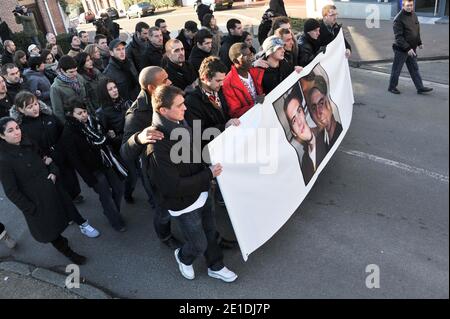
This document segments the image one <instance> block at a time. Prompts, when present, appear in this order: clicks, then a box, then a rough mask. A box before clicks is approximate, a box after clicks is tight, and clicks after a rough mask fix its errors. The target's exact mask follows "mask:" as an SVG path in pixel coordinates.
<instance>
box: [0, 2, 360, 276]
mask: <svg viewBox="0 0 450 319" xmlns="http://www.w3.org/2000/svg"><path fill="white" fill-rule="evenodd" d="M322 13H323V20H322V21H318V20H315V19H309V20H307V21H306V22H305V24H304V30H303V32H302V33H300V34H299V35H296V34H294V32H293V31H292V28H291V23H290V19H289V18H288V17H287V16H286V13H285V12H284V14H283V13H280V12H278V11H276V10H272V9H268V10H267V11H266V12H265V13H264V16H263V18H262V22H261V24H260V26H259V32H258V36H257V39H258V41H259V42H260V45H261V50H259V51H258V52H257V50H255V48H254V46H253V36H252V35H251V34H249V33H248V32H245V31H244V30H243V26H242V23H241V22H240V21H239V20H237V19H230V20H228V21H227V23H226V27H227V30H228V34H226V35H224V34H222V32H221V31H220V30H219V28H218V26H217V20H216V18H215V17H214V13H213V12H212V11H211V10H202V8H201V6H199V9H198V18H199V21H200V28H199V27H198V24H197V23H196V22H195V21H187V22H186V23H185V24H184V28H183V29H182V30H180V32H179V34H178V36H177V37H176V38H172V37H171V35H170V32H169V31H168V26H167V23H166V21H165V20H163V19H158V20H156V22H155V26H150V25H148V24H147V23H145V22H142V21H141V22H138V23H137V24H136V26H135V32H134V35H133V37H132V39H131V41H130V42H129V43H126V42H124V41H121V40H120V39H119V38H117V37H116V38H114V39H111V38H109V37H108V36H107V35H105V34H102V33H99V32H97V34H96V35H95V38H94V39H93V40H94V42H93V43H90V42H89V40H90V39H89V35H88V33H86V32H83V31H82V32H79V33H78V34H72V35H71V37H70V46H71V48H70V50H69V51H68V52H65V53H64V52H62V50H61V47H60V46H59V45H58V43H56V37H55V35H54V34H51V33H49V34H47V35H46V40H47V44H46V45H45V47H44V46H41V45H40V44H39V43H32V44H31V45H30V46H28V47H27V48H17V47H16V46H15V44H14V42H13V41H12V40H5V41H3V45H4V48H5V51H4V53H3V55H2V60H1V76H0V180H1V183H2V185H3V189H4V192H5V194H6V196H7V197H8V199H9V200H10V201H11V202H12V203H13V204H14V205H16V206H17V207H18V209H19V210H20V211H22V212H23V215H24V217H25V220H26V222H27V224H28V227H29V230H30V232H31V234H32V236H33V237H34V239H36V240H37V241H39V242H42V243H51V244H52V245H53V246H54V247H55V248H56V249H57V250H58V251H60V252H61V253H62V254H63V255H64V256H66V257H68V258H69V259H70V261H71V262H73V263H76V264H80V265H81V264H84V263H85V262H86V258H85V257H84V256H82V255H80V254H78V253H76V252H75V251H73V250H72V248H71V247H70V245H69V242H68V239H66V238H64V237H63V236H62V235H61V233H62V232H63V231H64V230H65V229H66V227H67V225H68V224H69V223H72V222H74V223H76V224H77V225H78V226H79V229H80V232H81V233H82V234H83V235H85V236H87V237H90V238H95V237H98V236H99V235H100V232H99V231H98V230H97V229H96V228H95V227H94V226H93V225H91V224H90V223H89V221H87V220H86V219H85V218H84V217H83V215H82V213H81V212H80V211H79V210H78V208H77V207H78V204H79V203H81V202H82V201H83V200H84V198H83V196H82V195H81V188H80V181H79V177H81V179H82V181H83V182H84V183H85V184H86V185H87V186H89V187H90V188H92V190H93V191H94V192H95V193H97V194H98V198H99V200H100V203H101V206H102V208H103V214H104V215H105V217H106V219H107V220H108V222H109V223H110V225H111V227H112V228H113V229H114V230H116V231H118V232H125V231H126V230H127V228H126V218H124V216H123V215H122V212H121V211H122V199H124V200H125V201H126V202H127V203H129V204H133V203H134V198H133V192H134V189H135V187H136V184H137V182H138V180H141V182H142V184H143V187H144V189H145V192H146V195H147V197H148V203H149V207H148V208H149V209H150V208H151V209H152V210H153V212H154V216H153V224H154V229H155V232H156V234H157V236H158V238H159V239H160V240H161V241H162V242H163V243H165V244H166V245H167V246H168V247H169V248H171V249H173V250H174V251H175V260H176V262H177V264H178V267H179V270H180V272H181V274H182V275H183V276H184V277H185V278H187V279H194V277H195V273H194V269H193V267H192V264H193V261H194V260H195V259H196V258H198V257H199V256H201V255H204V256H205V258H206V262H207V266H208V275H209V276H211V277H213V278H217V279H221V280H223V281H226V282H232V281H234V280H235V279H236V278H237V275H236V274H235V273H234V272H233V271H231V270H229V269H228V268H227V267H226V266H225V264H224V262H223V253H222V249H224V248H233V247H236V242H235V241H232V240H227V239H225V238H222V237H221V236H220V234H219V233H218V231H217V229H216V224H215V216H214V212H215V211H214V209H213V205H215V204H218V205H224V202H223V199H222V197H221V194H220V190H219V188H218V186H217V185H216V183H215V182H214V179H215V178H216V177H217V176H219V175H220V174H221V172H222V166H221V165H220V164H216V165H211V164H210V163H204V162H202V163H185V162H181V163H174V162H173V160H172V159H171V149H172V147H173V146H174V145H175V144H176V143H177V140H171V139H170V136H171V132H173V131H174V130H175V129H177V128H183V129H186V130H188V131H190V130H191V129H192V126H193V123H194V121H199V123H201V130H202V132H204V131H205V130H207V129H208V128H216V129H218V130H220V131H224V130H225V129H226V128H227V127H229V126H231V125H236V126H237V125H239V117H241V116H242V115H243V114H244V113H245V112H247V111H248V110H249V109H251V108H252V107H253V106H254V105H255V104H257V103H259V102H262V101H263V100H264V97H265V95H267V94H268V93H270V92H271V91H272V90H273V89H274V88H275V87H276V86H277V85H278V84H279V83H281V82H282V81H283V80H284V79H285V78H286V77H288V76H289V75H290V74H291V73H292V72H293V71H297V72H300V71H301V69H302V67H303V66H306V65H307V64H308V63H309V62H311V61H312V60H313V59H314V57H315V56H316V55H317V54H318V53H319V52H320V51H321V50H323V49H324V48H325V47H326V46H327V44H329V43H330V42H331V41H332V40H333V39H334V38H335V37H336V36H337V34H338V33H339V30H340V28H341V26H340V25H338V24H337V22H336V16H337V13H336V7H334V6H333V5H327V6H325V7H324V8H323V12H322ZM346 48H347V51H346V52H345V55H346V56H347V57H349V56H350V54H351V47H350V45H349V44H348V43H346ZM23 49H25V50H23ZM207 142H208V141H202V145H201V146H202V147H203V146H205V145H206V144H207ZM190 149H191V152H196V151H199V150H196V149H195V147H194V145H193V142H192V141H191V148H190ZM200 151H201V150H200ZM212 185H215V195H216V196H215V198H212V197H213V196H211V187H212ZM172 220H178V222H179V224H180V229H181V230H182V233H183V237H184V238H183V241H182V242H181V241H179V240H178V239H177V238H175V237H174V235H173V234H172V231H171V221H172ZM0 240H1V241H2V242H4V243H6V244H7V245H8V247H10V248H13V247H14V246H15V244H16V243H15V241H14V240H13V239H12V238H11V237H10V236H9V235H8V233H7V231H6V229H5V226H4V225H3V224H1V223H0Z"/></svg>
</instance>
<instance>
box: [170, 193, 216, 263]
mask: <svg viewBox="0 0 450 319" xmlns="http://www.w3.org/2000/svg"><path fill="white" fill-rule="evenodd" d="M174 218H176V219H177V220H178V221H179V223H180V228H181V231H182V232H183V235H184V237H185V239H186V242H185V243H184V245H183V247H181V249H180V252H179V255H178V258H179V259H180V261H181V262H182V263H183V264H185V265H192V263H193V262H194V260H195V259H196V258H197V257H199V256H200V255H204V256H205V258H206V264H207V266H208V267H209V268H211V270H214V271H217V270H220V269H222V268H223V266H224V264H223V252H222V250H221V248H220V247H219V245H218V243H217V227H216V217H215V215H214V213H213V211H212V209H211V201H210V200H209V199H208V200H207V201H206V203H205V206H203V207H201V208H199V209H196V210H194V211H192V212H189V213H185V214H182V215H180V216H177V217H174Z"/></svg>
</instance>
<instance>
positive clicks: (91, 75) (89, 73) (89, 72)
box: [84, 68, 96, 80]
mask: <svg viewBox="0 0 450 319" xmlns="http://www.w3.org/2000/svg"><path fill="white" fill-rule="evenodd" d="M84 74H86V76H87V77H88V78H89V79H91V80H95V78H96V74H95V69H94V68H92V69H84Z"/></svg>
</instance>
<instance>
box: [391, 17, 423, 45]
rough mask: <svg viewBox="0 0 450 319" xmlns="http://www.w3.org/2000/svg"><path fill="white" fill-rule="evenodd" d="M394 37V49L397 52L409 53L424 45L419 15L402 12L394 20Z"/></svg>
mask: <svg viewBox="0 0 450 319" xmlns="http://www.w3.org/2000/svg"><path fill="white" fill-rule="evenodd" d="M394 35H395V41H394V44H393V48H394V49H396V50H400V51H403V52H408V51H409V50H411V49H413V50H416V49H417V47H418V46H420V45H422V40H421V39H420V25H419V19H418V18H417V15H416V14H415V13H414V12H411V13H409V12H406V11H405V10H402V11H400V12H399V13H398V14H397V15H396V16H395V18H394Z"/></svg>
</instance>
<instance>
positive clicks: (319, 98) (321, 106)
mask: <svg viewBox="0 0 450 319" xmlns="http://www.w3.org/2000/svg"><path fill="white" fill-rule="evenodd" d="M308 109H309V111H310V113H311V116H312V119H313V121H314V122H315V123H316V124H317V125H318V126H319V127H320V128H325V129H327V130H328V129H330V126H331V123H332V117H333V112H332V110H331V105H330V100H329V99H328V97H327V96H326V95H324V94H323V93H321V92H320V91H319V90H318V89H317V88H315V87H313V88H312V89H311V92H310V98H309V103H308Z"/></svg>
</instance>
